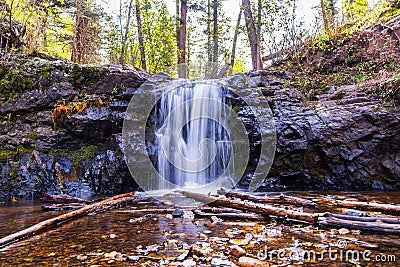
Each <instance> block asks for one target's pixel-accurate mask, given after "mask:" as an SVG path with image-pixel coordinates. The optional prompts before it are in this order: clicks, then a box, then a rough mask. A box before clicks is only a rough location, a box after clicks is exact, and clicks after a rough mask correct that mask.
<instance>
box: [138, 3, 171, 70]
mask: <svg viewBox="0 0 400 267" xmlns="http://www.w3.org/2000/svg"><path fill="white" fill-rule="evenodd" d="M141 14H142V21H143V24H142V31H143V38H144V43H145V53H146V60H147V69H148V71H149V72H150V73H157V72H160V71H163V70H165V69H166V68H170V67H172V66H173V65H175V64H176V60H177V59H176V55H177V51H176V40H175V23H174V20H175V19H174V18H173V17H172V16H171V15H170V14H169V13H168V9H167V6H166V4H165V2H164V1H162V0H152V1H146V2H145V4H144V5H143V6H142V13H141ZM139 58H140V57H138V58H137V61H136V65H137V66H138V65H139Z"/></svg>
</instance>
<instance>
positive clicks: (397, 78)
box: [377, 73, 400, 102]
mask: <svg viewBox="0 0 400 267" xmlns="http://www.w3.org/2000/svg"><path fill="white" fill-rule="evenodd" d="M377 93H378V95H379V96H380V97H381V98H382V99H383V100H384V101H385V102H390V101H392V102H400V74H399V73H398V74H395V75H394V76H393V77H391V78H389V79H387V80H385V81H383V82H382V83H380V84H379V85H378V92H377Z"/></svg>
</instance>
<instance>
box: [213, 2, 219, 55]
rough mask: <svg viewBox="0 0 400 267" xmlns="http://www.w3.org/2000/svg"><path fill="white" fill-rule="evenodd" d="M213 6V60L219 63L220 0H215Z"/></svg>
mask: <svg viewBox="0 0 400 267" xmlns="http://www.w3.org/2000/svg"><path fill="white" fill-rule="evenodd" d="M213 7H214V13H213V44H214V45H213V62H214V63H218V56H219V55H218V49H219V47H218V0H214V2H213Z"/></svg>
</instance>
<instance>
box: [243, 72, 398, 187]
mask: <svg viewBox="0 0 400 267" xmlns="http://www.w3.org/2000/svg"><path fill="white" fill-rule="evenodd" d="M250 77H251V78H252V79H253V80H254V81H255V82H256V83H257V85H258V86H262V87H264V88H263V89H262V90H263V93H264V95H265V96H266V97H267V98H268V101H269V103H270V105H271V108H272V110H273V113H274V117H275V122H276V127H277V138H278V142H277V151H276V156H275V160H274V164H273V167H272V169H271V171H270V173H269V175H268V178H267V179H266V181H265V183H264V184H263V187H262V188H261V189H262V190H274V189H282V188H284V189H294V190H296V189H340V190H371V189H376V190H394V189H397V190H398V189H399V188H400V109H399V108H393V107H390V108H385V107H383V106H384V105H383V103H382V102H381V101H380V100H379V99H374V98H373V97H372V96H370V95H367V93H366V92H367V90H366V86H358V85H352V86H344V87H333V86H330V87H329V86H328V87H326V88H323V89H322V90H320V91H319V94H318V95H317V98H318V101H311V102H309V101H306V99H305V98H304V97H303V96H302V95H301V94H299V93H298V91H297V90H296V89H295V88H291V87H288V86H285V81H286V80H287V79H290V76H289V75H288V74H287V73H285V72H279V71H278V72H277V71H275V72H274V71H272V72H267V71H258V72H253V73H250Z"/></svg>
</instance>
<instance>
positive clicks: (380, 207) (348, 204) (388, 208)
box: [328, 200, 400, 215]
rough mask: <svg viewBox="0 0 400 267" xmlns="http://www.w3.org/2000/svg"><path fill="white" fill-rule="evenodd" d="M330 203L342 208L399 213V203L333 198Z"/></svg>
mask: <svg viewBox="0 0 400 267" xmlns="http://www.w3.org/2000/svg"><path fill="white" fill-rule="evenodd" d="M328 203H329V204H331V205H335V206H338V207H344V208H355V209H362V210H369V211H380V212H385V213H388V214H392V215H400V205H392V204H382V203H377V202H361V201H349V200H333V201H329V202H328Z"/></svg>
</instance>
